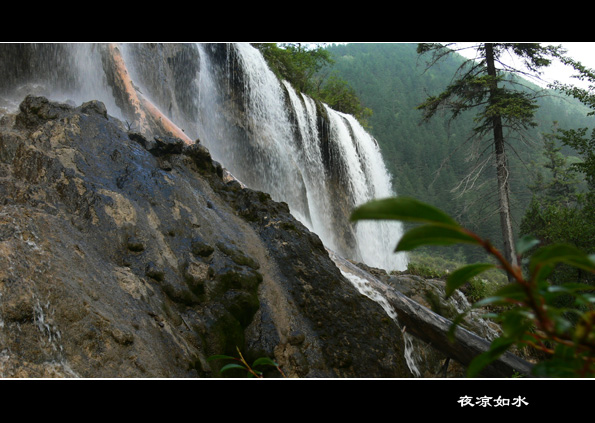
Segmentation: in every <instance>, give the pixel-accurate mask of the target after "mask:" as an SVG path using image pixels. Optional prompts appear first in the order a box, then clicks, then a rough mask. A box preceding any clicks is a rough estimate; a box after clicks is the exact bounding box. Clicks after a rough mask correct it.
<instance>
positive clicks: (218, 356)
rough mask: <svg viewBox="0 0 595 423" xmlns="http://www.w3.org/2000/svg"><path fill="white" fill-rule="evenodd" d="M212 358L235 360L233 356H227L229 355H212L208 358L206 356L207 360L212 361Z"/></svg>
mask: <svg viewBox="0 0 595 423" xmlns="http://www.w3.org/2000/svg"><path fill="white" fill-rule="evenodd" d="M213 360H237V359H236V358H235V357H232V356H229V355H221V354H219V355H212V356H210V357H209V358H207V361H213Z"/></svg>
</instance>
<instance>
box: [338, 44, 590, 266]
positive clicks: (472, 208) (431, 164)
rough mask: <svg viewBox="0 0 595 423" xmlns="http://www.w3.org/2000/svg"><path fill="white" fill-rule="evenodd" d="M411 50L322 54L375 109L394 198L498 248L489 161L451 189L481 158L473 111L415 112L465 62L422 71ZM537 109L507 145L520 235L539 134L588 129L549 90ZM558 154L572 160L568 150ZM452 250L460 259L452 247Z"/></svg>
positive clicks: (374, 125)
mask: <svg viewBox="0 0 595 423" xmlns="http://www.w3.org/2000/svg"><path fill="white" fill-rule="evenodd" d="M416 47H417V44H406V43H379V44H368V43H356V44H347V45H330V46H328V47H327V50H328V51H329V52H331V55H332V58H333V61H334V63H333V65H332V67H331V69H330V70H328V72H329V75H331V74H336V75H338V76H339V77H340V78H343V79H345V80H346V81H347V82H348V83H349V84H350V85H351V86H352V87H353V88H354V90H355V92H356V94H357V95H358V97H359V99H360V100H361V102H362V106H364V107H367V108H369V109H371V110H372V115H371V116H370V117H369V118H368V124H369V128H368V129H369V132H370V133H371V134H372V135H374V137H375V138H376V139H377V141H378V143H379V145H380V146H381V149H382V151H383V155H384V158H385V161H386V164H387V167H388V169H389V170H390V172H391V173H392V174H393V177H394V187H395V189H396V191H397V193H398V194H399V195H400V196H413V197H416V198H418V199H420V200H422V201H424V202H427V203H430V204H433V205H436V206H438V207H440V208H442V209H443V210H445V211H446V212H448V213H449V214H451V215H453V216H455V217H456V218H457V219H458V220H459V221H460V222H461V223H462V224H464V225H465V226H468V227H470V228H472V229H474V230H476V231H477V232H479V233H481V234H482V235H483V236H485V237H488V238H490V239H492V240H494V242H495V243H496V245H498V243H499V240H500V225H499V220H498V215H497V214H496V209H497V198H496V189H495V179H494V177H493V175H494V170H493V169H492V168H491V163H487V164H486V165H485V168H484V172H483V173H482V176H481V177H480V178H478V179H477V180H474V181H472V180H470V181H469V184H467V187H468V188H470V187H471V186H473V189H471V190H468V191H467V192H465V193H462V192H461V190H459V191H453V190H454V189H455V188H456V187H457V186H459V187H462V185H460V183H461V181H463V180H464V178H465V177H466V176H468V175H469V174H470V172H471V171H472V167H473V165H474V164H475V163H476V162H475V161H474V160H473V154H474V153H478V154H479V153H481V151H479V150H475V151H474V150H473V149H472V144H471V143H469V142H468V138H469V136H470V134H471V129H472V125H473V121H472V119H473V116H474V113H469V114H468V115H467V116H462V117H460V118H457V119H455V120H452V121H451V120H449V117H448V116H446V115H445V116H444V118H443V119H442V118H439V117H437V118H434V119H432V120H431V121H429V122H427V123H421V120H422V114H421V112H420V111H419V110H417V109H416V107H417V106H418V105H420V104H421V103H422V102H423V101H424V100H425V99H426V98H427V97H428V96H429V95H436V94H438V93H440V92H441V91H442V90H444V88H445V87H446V86H447V85H448V84H449V82H450V81H451V79H452V77H453V75H454V73H455V71H456V68H457V67H458V66H459V65H460V64H461V63H462V62H463V60H464V59H463V58H462V57H460V56H453V57H451V58H450V59H448V60H446V61H443V62H440V64H439V65H437V66H433V67H431V68H427V66H426V60H425V58H424V57H420V56H419V55H418V54H417V52H416ZM459 59H460V60H459ZM538 104H539V110H538V112H537V114H536V120H537V122H538V126H537V127H536V128H534V129H532V130H531V132H528V133H526V134H522V135H519V134H515V135H514V137H512V136H511V137H509V138H508V139H507V142H508V143H509V144H510V146H511V147H512V148H509V160H510V166H511V173H512V180H511V191H512V192H511V195H512V198H511V201H512V206H513V210H512V212H513V217H514V223H515V225H516V226H517V229H518V225H519V224H520V221H521V219H522V217H523V215H524V214H525V211H526V209H527V207H528V206H529V203H530V201H531V192H530V191H529V189H528V186H529V185H531V184H532V181H533V177H534V175H535V170H536V169H539V165H538V163H540V162H542V161H543V151H544V149H543V134H547V133H551V132H552V130H553V128H554V122H557V124H558V125H559V127H562V128H576V127H584V126H591V125H592V124H591V122H590V121H589V119H588V118H587V116H586V115H587V112H588V110H586V109H585V108H584V107H583V106H581V105H579V104H578V103H577V102H576V101H574V100H571V99H569V98H563V97H562V95H561V94H559V93H557V92H553V91H551V92H549V93H548V95H546V96H544V97H543V98H541V99H540V100H539V103H538ZM484 147H488V148H489V144H483V147H481V146H480V147H479V148H484ZM562 151H563V152H564V153H565V154H567V155H569V156H572V155H573V152H572V151H570V150H569V149H568V148H565V149H563V150H562ZM570 159H571V160H574V158H573V157H570ZM536 164H537V165H536ZM470 251H471V250H470ZM470 251H463V250H461V251H459V252H458V254H459V258H461V257H462V256H461V254H463V255H465V257H464V258H465V259H466V260H475V259H477V258H478V257H473V256H471V255H470V254H471V253H470ZM449 252H450V254H455V255H456V254H457V252H456V251H452V249H451V250H449Z"/></svg>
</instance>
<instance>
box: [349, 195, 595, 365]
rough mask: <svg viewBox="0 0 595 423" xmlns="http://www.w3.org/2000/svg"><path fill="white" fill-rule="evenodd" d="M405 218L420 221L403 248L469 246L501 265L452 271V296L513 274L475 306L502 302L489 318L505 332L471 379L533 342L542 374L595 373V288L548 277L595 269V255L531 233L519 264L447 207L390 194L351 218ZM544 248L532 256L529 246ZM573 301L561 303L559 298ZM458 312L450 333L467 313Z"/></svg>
mask: <svg viewBox="0 0 595 423" xmlns="http://www.w3.org/2000/svg"><path fill="white" fill-rule="evenodd" d="M367 219H371V220H387V219H388V220H400V221H409V222H416V223H421V225H420V226H416V227H414V228H413V229H411V230H409V231H408V232H406V233H405V234H404V235H403V237H402V238H401V240H400V241H399V242H398V244H397V247H396V251H411V250H414V249H416V248H418V247H420V246H423V245H439V246H445V245H449V246H450V245H456V244H460V243H466V244H469V245H474V246H476V247H481V248H483V249H484V250H485V251H486V252H487V253H488V254H489V255H490V256H492V257H494V259H495V263H487V262H486V263H473V264H469V265H465V266H463V267H460V268H458V269H457V270H455V271H454V272H452V273H450V275H449V276H448V278H447V281H446V295H447V297H448V296H450V295H452V293H453V292H454V291H455V290H456V289H458V288H459V287H461V286H462V285H463V284H465V283H466V282H467V281H469V280H470V279H472V278H474V277H476V276H478V275H480V274H482V273H483V272H485V271H487V270H489V269H493V268H495V267H499V268H501V269H503V270H504V271H506V272H507V274H508V275H509V276H510V281H511V282H510V283H507V284H506V285H504V286H503V287H502V288H500V289H499V290H498V291H497V292H495V293H494V294H493V295H491V296H489V297H486V298H484V299H481V300H480V301H477V302H476V303H474V304H473V306H472V308H481V307H485V306H492V307H493V306H495V307H498V309H494V312H493V313H491V314H490V315H489V316H488V317H489V318H491V319H493V320H495V321H498V322H499V323H500V325H501V327H502V335H501V336H500V337H498V338H496V339H495V340H494V341H493V342H492V343H491V345H490V348H489V349H488V350H487V351H486V352H484V353H482V354H480V355H478V356H477V357H475V358H474V359H473V361H472V362H471V363H470V364H469V367H468V369H467V374H468V376H477V375H479V374H480V372H481V370H482V369H483V368H485V366H487V365H488V364H490V363H491V362H493V361H494V360H496V359H498V358H499V357H500V356H501V355H502V354H503V353H504V352H506V351H508V350H509V349H511V348H513V347H519V348H525V347H530V348H533V349H535V350H536V351H539V352H541V353H543V354H545V356H546V357H545V358H544V359H543V360H542V361H540V362H539V363H537V364H536V365H534V366H533V369H532V372H533V374H534V375H535V376H540V377H593V376H595V290H594V289H593V287H592V286H591V285H588V284H583V283H577V282H569V283H565V284H561V285H554V284H552V283H551V282H550V281H549V277H550V276H551V275H552V273H553V271H554V269H555V268H556V267H557V266H559V265H561V264H565V265H569V266H572V267H574V268H578V269H581V270H582V271H584V272H588V273H590V274H595V255H588V254H586V253H584V252H582V251H581V250H579V249H577V248H576V247H573V246H571V245H568V244H551V245H545V246H541V247H540V246H539V241H538V240H537V239H535V238H533V237H529V236H525V237H523V238H521V239H520V240H519V241H518V242H517V245H516V251H517V254H518V257H517V259H518V263H520V264H512V263H511V262H510V261H509V260H507V259H506V258H505V257H504V256H503V254H502V253H501V252H500V251H499V250H497V249H496V248H494V246H493V245H492V244H491V243H490V241H489V240H486V239H483V238H481V237H479V236H478V235H477V234H475V233H473V232H472V231H470V230H468V229H466V228H464V227H462V226H460V225H459V224H458V223H457V222H456V221H455V220H454V219H452V218H451V217H450V216H448V215H447V214H445V213H443V212H442V211H441V210H439V209H437V208H435V207H433V206H430V205H428V204H425V203H422V202H420V201H418V200H415V199H412V198H387V199H380V200H374V201H371V202H369V203H366V204H364V205H362V206H360V207H358V208H357V209H355V211H354V212H353V214H352V220H354V221H359V220H367ZM536 247H539V248H537V249H536V250H535V252H534V253H533V254H532V255H530V256H529V255H528V254H527V253H528V252H529V251H532V250H533V249H534V248H536ZM561 296H565V297H567V298H570V299H571V301H570V302H567V303H566V304H565V305H563V306H560V305H559V304H557V300H558V298H559V297H561ZM469 311H470V310H468V311H466V312H465V313H462V314H461V315H459V316H457V318H456V319H454V321H453V325H452V327H451V331H452V332H454V329H455V328H456V326H457V325H458V324H460V322H461V321H462V319H463V318H464V316H465V315H466V313H468V312H469Z"/></svg>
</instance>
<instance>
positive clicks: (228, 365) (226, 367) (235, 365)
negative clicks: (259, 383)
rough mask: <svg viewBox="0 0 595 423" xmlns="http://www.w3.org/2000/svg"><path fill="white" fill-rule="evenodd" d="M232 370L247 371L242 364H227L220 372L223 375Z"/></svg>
mask: <svg viewBox="0 0 595 423" xmlns="http://www.w3.org/2000/svg"><path fill="white" fill-rule="evenodd" d="M231 369H242V370H246V367H244V366H242V365H241V364H236V363H230V364H226V365H225V366H223V367H222V368H221V370H220V371H219V372H220V373H223V372H225V371H227V370H231Z"/></svg>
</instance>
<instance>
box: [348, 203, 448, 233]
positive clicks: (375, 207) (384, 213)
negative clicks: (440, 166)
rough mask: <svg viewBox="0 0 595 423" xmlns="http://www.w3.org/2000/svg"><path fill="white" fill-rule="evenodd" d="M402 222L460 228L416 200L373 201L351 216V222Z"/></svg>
mask: <svg viewBox="0 0 595 423" xmlns="http://www.w3.org/2000/svg"><path fill="white" fill-rule="evenodd" d="M367 219H371V220H400V221H407V222H421V223H434V224H445V225H449V226H459V224H458V223H457V222H456V221H455V220H454V219H453V218H451V217H450V216H448V215H447V214H446V213H444V212H443V211H441V210H439V209H437V208H436V207H433V206H431V205H429V204H426V203H423V202H421V201H419V200H416V199H414V198H408V197H392V198H385V199H379V200H372V201H370V202H368V203H365V204H363V205H361V206H359V207H357V208H356V209H355V210H354V211H353V213H352V214H351V220H352V221H357V220H367Z"/></svg>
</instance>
